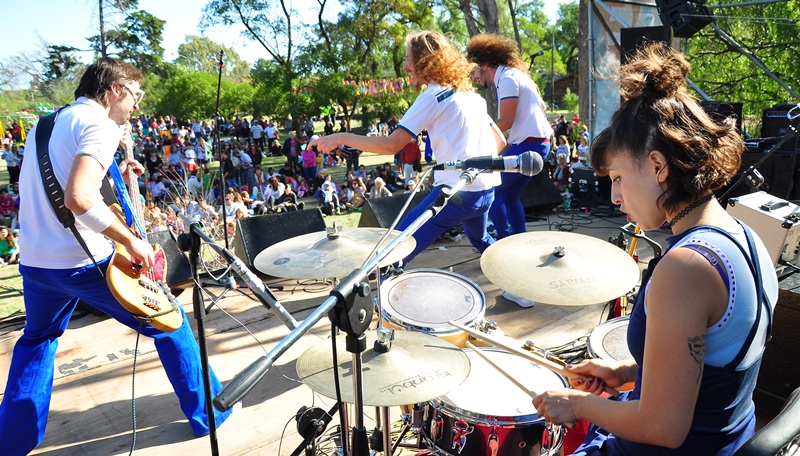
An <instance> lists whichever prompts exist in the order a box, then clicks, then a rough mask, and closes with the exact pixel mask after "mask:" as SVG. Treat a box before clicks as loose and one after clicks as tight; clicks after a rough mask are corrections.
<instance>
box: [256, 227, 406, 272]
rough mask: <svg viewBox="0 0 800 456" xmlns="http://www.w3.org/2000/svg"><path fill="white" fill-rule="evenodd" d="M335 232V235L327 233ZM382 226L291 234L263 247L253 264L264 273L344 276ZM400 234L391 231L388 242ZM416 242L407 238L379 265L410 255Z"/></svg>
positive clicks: (370, 246)
mask: <svg viewBox="0 0 800 456" xmlns="http://www.w3.org/2000/svg"><path fill="white" fill-rule="evenodd" d="M333 231H338V236H337V235H335V234H333V235H332V234H331V232H333ZM386 231H387V230H386V229H384V228H344V229H341V228H339V229H338V230H334V229H330V228H329V229H328V230H327V231H317V232H315V233H309V234H304V235H302V236H297V237H293V238H291V239H287V240H285V241H282V242H279V243H277V244H275V245H272V246H270V247H267V248H266V249H264V251H262V252H261V253H259V254H258V255H257V256H256V258H255V260H254V261H253V265H255V267H256V269H258V270H259V271H261V272H263V273H264V274H268V275H271V276H273V277H286V278H290V279H321V278H325V277H344V276H346V275H348V274H350V273H351V272H353V270H354V269H358V268H360V267H361V265H362V264H363V263H364V261H365V260H366V259H367V256H368V255H369V254H370V253H371V252H372V249H373V248H374V247H375V245H376V244H377V243H378V241H379V240H380V239H381V237H383V235H384V234H385V233H386ZM399 234H400V232H399V231H392V232H391V233H390V234H389V236H388V237H387V238H386V241H384V243H383V246H386V245H388V244H389V243H390V242H392V240H394V238H396V237H397V236H398V235H399ZM416 245H417V243H416V241H415V240H414V238H412V237H409V238H408V239H406V240H405V241H403V243H402V244H400V245H399V246H398V247H397V248H396V249H395V250H394V251H393V252H392V253H390V254H389V256H387V257H386V258H385V259H384V260H383V262H382V263H381V264H380V266H388V265H390V264H392V263H396V262H398V261H400V260H402V259H403V258H405V257H407V256H408V254H410V253H411V252H412V251H413V250H414V247H416Z"/></svg>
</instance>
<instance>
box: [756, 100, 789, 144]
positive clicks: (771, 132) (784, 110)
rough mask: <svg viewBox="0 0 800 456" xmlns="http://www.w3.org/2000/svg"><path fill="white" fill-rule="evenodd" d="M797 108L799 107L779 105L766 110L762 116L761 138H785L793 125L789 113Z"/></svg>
mask: <svg viewBox="0 0 800 456" xmlns="http://www.w3.org/2000/svg"><path fill="white" fill-rule="evenodd" d="M795 107H797V105H793V104H779V105H775V106H773V107H771V108H767V109H764V110H763V111H762V115H761V137H762V138H769V137H775V136H783V135H785V134H786V133H788V132H789V126H790V125H793V123H792V121H791V119H790V116H789V111H791V110H792V109H793V108H795Z"/></svg>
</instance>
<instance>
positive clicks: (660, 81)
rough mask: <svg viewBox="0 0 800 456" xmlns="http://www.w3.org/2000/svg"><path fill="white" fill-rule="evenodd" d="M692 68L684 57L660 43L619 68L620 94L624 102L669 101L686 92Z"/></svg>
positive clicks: (643, 50)
mask: <svg viewBox="0 0 800 456" xmlns="http://www.w3.org/2000/svg"><path fill="white" fill-rule="evenodd" d="M691 69H692V66H691V64H689V62H688V61H686V58H684V56H683V55H681V54H679V53H677V52H674V51H672V49H670V48H669V47H668V46H665V45H663V44H651V45H648V46H646V47H643V48H640V49H638V50H637V51H636V54H635V56H634V57H633V58H632V59H631V62H630V63H628V64H626V65H623V66H622V68H620V75H619V80H620V94H621V95H622V98H623V100H624V101H628V100H632V99H636V98H649V99H654V98H670V97H674V96H675V95H676V94H677V93H678V92H680V91H685V90H686V88H685V87H686V76H687V75H688V74H689V71H691Z"/></svg>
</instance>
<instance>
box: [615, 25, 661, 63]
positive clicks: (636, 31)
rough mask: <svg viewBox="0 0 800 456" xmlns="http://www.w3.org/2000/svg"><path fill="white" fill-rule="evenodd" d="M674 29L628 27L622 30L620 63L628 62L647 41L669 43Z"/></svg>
mask: <svg viewBox="0 0 800 456" xmlns="http://www.w3.org/2000/svg"><path fill="white" fill-rule="evenodd" d="M671 40H672V31H671V30H670V28H669V27H665V26H663V25H662V26H658V27H628V28H623V29H621V30H620V43H619V44H620V47H621V49H620V63H621V64H622V65H624V64H626V63H627V62H628V59H629V58H630V57H632V56H633V54H634V53H635V52H636V50H637V49H638V48H640V47H642V46H644V45H645V44H647V43H652V42H657V41H660V42H662V43H665V44H667V45H669V42H670V41H671Z"/></svg>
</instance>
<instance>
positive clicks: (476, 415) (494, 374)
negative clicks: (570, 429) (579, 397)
mask: <svg viewBox="0 0 800 456" xmlns="http://www.w3.org/2000/svg"><path fill="white" fill-rule="evenodd" d="M480 350H481V351H482V352H483V353H484V354H486V355H487V356H488V357H489V358H490V359H491V360H492V361H493V362H495V363H496V364H498V365H500V366H501V367H503V369H504V370H506V371H507V372H508V373H510V374H511V375H513V376H514V377H515V378H516V379H517V380H518V381H520V382H521V383H522V384H524V385H525V386H526V387H527V388H528V389H530V390H532V391H537V392H541V391H546V390H549V389H560V388H565V387H567V381H566V380H565V379H564V377H562V376H560V375H558V374H556V373H553V372H551V371H549V370H547V369H545V368H543V367H540V366H539V365H537V364H535V363H533V362H531V361H527V360H525V359H522V358H520V357H518V356H516V355H513V354H510V353H507V352H505V351H502V350H499V349H496V348H480ZM464 352H466V353H467V356H469V359H470V363H471V364H472V367H471V369H470V373H469V376H468V377H467V379H466V380H465V381H464V383H462V384H461V385H460V386H459V387H458V388H456V389H455V390H453V391H451V392H449V393H447V395H445V396H442V397H440V398H438V399H434V400H432V401H429V402H428V403H426V404H423V417H422V432H423V438H424V440H425V442H426V444H427V445H428V448H429V449H430V450H431V452H433V453H434V454H437V455H448V456H456V455H461V456H487V455H494V454H496V455H499V456H530V455H539V454H556V453H557V451H558V449H559V448H560V446H561V443H562V440H563V436H564V430H563V428H562V427H561V426H549V425H547V424H546V423H545V420H544V418H542V417H540V416H539V415H538V414H537V413H536V408H534V406H533V403H532V401H531V398H530V397H529V396H528V395H527V394H526V393H525V392H523V391H522V390H520V389H519V388H518V387H517V386H516V385H514V384H513V383H512V382H511V381H510V380H508V379H506V378H505V377H504V376H503V374H501V373H500V372H498V371H497V370H496V369H495V368H494V367H492V366H491V365H490V364H488V363H486V362H485V361H484V360H483V359H482V358H481V357H480V356H478V355H477V354H475V353H474V352H473V351H472V350H470V349H466V350H464ZM543 447H544V448H543ZM543 449H544V450H545V451H542V450H543Z"/></svg>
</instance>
